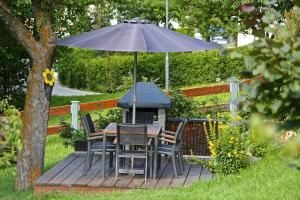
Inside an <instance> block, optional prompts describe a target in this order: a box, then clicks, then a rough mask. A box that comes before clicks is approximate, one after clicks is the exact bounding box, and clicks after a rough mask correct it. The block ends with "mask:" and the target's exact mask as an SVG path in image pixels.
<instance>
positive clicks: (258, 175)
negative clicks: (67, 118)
mask: <svg viewBox="0 0 300 200" xmlns="http://www.w3.org/2000/svg"><path fill="white" fill-rule="evenodd" d="M71 151H72V149H71V148H64V147H63V146H62V145H61V141H60V139H59V137H57V136H51V137H48V143H47V149H46V161H45V167H46V169H49V168H50V167H52V166H53V165H55V163H57V162H58V161H59V160H61V159H62V158H64V157H65V156H66V155H68V154H69V153H70V152H71ZM285 159H286V158H285V156H284V154H283V153H278V152H276V153H273V154H272V155H269V156H267V157H266V158H265V159H263V160H261V161H259V162H257V163H255V164H253V165H252V166H251V167H249V168H248V169H245V170H243V171H242V172H241V173H240V174H237V175H231V176H227V177H219V178H216V179H214V180H212V181H207V182H201V181H199V182H197V183H195V184H193V185H192V186H189V187H185V188H177V189H159V190H134V191H131V192H123V193H122V192H115V193H105V194H101V193H75V192H72V193H52V194H47V195H43V196H39V197H36V196H34V195H33V193H32V190H29V191H27V192H18V193H15V192H13V179H14V175H13V172H14V170H15V169H14V168H9V169H6V170H4V169H0V199H1V200H2V199H5V200H6V199H7V200H10V199H11V200H14V199H43V200H54V199H62V200H67V199H69V200H77V199H78V200H79V199H80V200H91V199H106V200H110V199H111V200H119V199H120V200H127V199H128V200H132V199H143V200H146V199H151V200H153V199H155V200H160V199H162V200H166V199H172V200H173V199H195V200H196V199H197V200H198V199H230V200H231V199H280V200H282V199H300V193H299V191H300V181H299V180H300V172H299V171H297V170H295V169H291V168H289V167H287V162H286V160H285Z"/></svg>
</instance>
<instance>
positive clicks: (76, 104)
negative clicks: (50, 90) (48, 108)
mask: <svg viewBox="0 0 300 200" xmlns="http://www.w3.org/2000/svg"><path fill="white" fill-rule="evenodd" d="M71 103H72V104H71V114H72V124H71V125H72V127H73V128H75V129H76V130H78V129H79V124H78V113H79V110H80V104H79V101H71Z"/></svg>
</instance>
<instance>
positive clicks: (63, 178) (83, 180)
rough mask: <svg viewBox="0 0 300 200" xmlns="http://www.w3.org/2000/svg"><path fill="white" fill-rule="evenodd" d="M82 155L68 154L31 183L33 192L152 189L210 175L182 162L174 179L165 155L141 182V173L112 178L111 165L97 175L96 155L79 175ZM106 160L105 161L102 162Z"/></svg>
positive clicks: (183, 184) (191, 181) (83, 159)
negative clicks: (152, 173) (154, 176)
mask: <svg viewBox="0 0 300 200" xmlns="http://www.w3.org/2000/svg"><path fill="white" fill-rule="evenodd" d="M85 157H86V154H85V153H76V152H75V153H72V154H70V155H69V156H67V157H66V158H65V159H64V160H62V161H61V162H59V163H58V164H57V165H56V166H54V167H53V168H52V169H50V170H49V171H47V172H46V173H45V174H44V175H42V176H41V177H39V178H38V179H37V180H36V181H35V183H34V190H35V192H36V193H41V192H51V191H69V190H76V191H99V192H112V191H127V190H130V189H135V188H143V189H155V188H168V187H182V186H187V185H190V184H191V183H193V182H195V181H197V180H209V179H211V178H212V174H211V173H210V172H209V171H208V170H206V169H204V168H202V167H201V166H199V165H190V164H187V163H184V165H185V172H184V174H183V175H181V176H179V177H178V178H175V177H174V173H173V168H172V163H171V161H170V159H168V158H162V162H161V168H160V169H159V170H158V172H157V177H158V179H150V178H148V179H147V181H146V182H145V181H144V178H143V175H121V174H120V177H119V179H118V180H116V179H115V177H114V172H115V170H114V167H113V168H109V167H108V166H107V167H106V172H105V173H106V178H101V159H100V155H99V156H98V155H95V158H94V161H93V165H92V168H91V169H90V170H89V171H88V173H87V176H82V171H83V167H84V161H85ZM106 163H109V162H106Z"/></svg>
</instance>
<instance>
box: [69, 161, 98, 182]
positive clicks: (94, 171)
mask: <svg viewBox="0 0 300 200" xmlns="http://www.w3.org/2000/svg"><path fill="white" fill-rule="evenodd" d="M101 169H102V168H101V159H100V158H98V159H97V161H96V162H95V163H94V164H93V165H92V167H91V169H89V170H88V171H87V174H86V176H83V175H82V176H81V177H80V178H79V179H78V180H76V181H75V183H74V185H75V186H86V185H87V184H88V183H89V182H90V181H91V180H92V179H93V178H94V177H95V176H96V175H97V174H98V173H99V172H100V171H101Z"/></svg>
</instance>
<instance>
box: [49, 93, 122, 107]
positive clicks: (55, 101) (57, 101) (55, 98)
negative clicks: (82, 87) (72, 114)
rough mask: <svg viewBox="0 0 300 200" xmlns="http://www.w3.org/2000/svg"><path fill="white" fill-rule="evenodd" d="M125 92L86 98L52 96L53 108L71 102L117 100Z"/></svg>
mask: <svg viewBox="0 0 300 200" xmlns="http://www.w3.org/2000/svg"><path fill="white" fill-rule="evenodd" d="M123 94H124V92H116V93H104V94H97V95H86V96H52V97H51V103H50V106H51V107H56V106H64V105H70V104H71V101H80V103H86V102H92V101H101V100H107V99H116V98H120V97H122V96H123Z"/></svg>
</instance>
